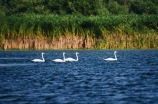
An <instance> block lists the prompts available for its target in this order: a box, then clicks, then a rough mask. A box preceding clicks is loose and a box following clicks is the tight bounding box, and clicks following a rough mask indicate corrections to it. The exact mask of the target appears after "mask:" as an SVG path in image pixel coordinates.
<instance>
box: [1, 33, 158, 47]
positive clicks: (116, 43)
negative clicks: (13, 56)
mask: <svg viewBox="0 0 158 104" xmlns="http://www.w3.org/2000/svg"><path fill="white" fill-rule="evenodd" d="M0 48H1V49H3V50H60V49H67V50H71V49H72V50H73V49H158V35H140V34H139V35H121V34H113V35H106V37H102V38H99V39H96V38H93V37H90V36H88V35H86V36H73V35H65V36H59V37H52V39H51V40H50V39H48V38H45V37H34V38H30V37H25V38H18V39H4V40H3V42H2V43H1V45H0Z"/></svg>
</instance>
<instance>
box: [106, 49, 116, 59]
mask: <svg viewBox="0 0 158 104" xmlns="http://www.w3.org/2000/svg"><path fill="white" fill-rule="evenodd" d="M116 53H118V52H117V51H114V55H115V58H107V59H104V60H107V61H115V60H117V57H116Z"/></svg>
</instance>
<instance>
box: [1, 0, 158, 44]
mask: <svg viewBox="0 0 158 104" xmlns="http://www.w3.org/2000/svg"><path fill="white" fill-rule="evenodd" d="M157 33H158V0H1V1H0V43H1V42H2V41H3V39H5V38H14V39H17V38H20V37H26V36H29V37H35V36H39V37H43V36H44V37H48V38H49V39H51V38H52V36H61V35H67V34H70V35H77V36H80V35H82V36H84V35H89V36H92V37H94V38H97V39H100V38H101V39H105V38H107V37H108V36H109V35H112V34H122V35H123V34H126V35H131V36H135V35H140V34H141V36H142V37H144V35H146V36H155V35H157ZM114 38H115V37H114ZM145 38H146V37H144V39H145ZM132 41H134V40H132ZM101 42H103V41H101ZM103 43H104V42H103ZM98 44H100V43H98ZM155 45H158V43H155Z"/></svg>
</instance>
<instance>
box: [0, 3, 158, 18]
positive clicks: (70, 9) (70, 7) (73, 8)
mask: <svg viewBox="0 0 158 104" xmlns="http://www.w3.org/2000/svg"><path fill="white" fill-rule="evenodd" d="M128 13H134V14H158V0H1V1H0V16H8V15H15V14H16V15H17V14H18V15H28V14H42V15H47V14H55V15H56V14H58V15H65V14H73V15H86V16H95V15H99V16H107V15H109V14H115V15H119V14H128Z"/></svg>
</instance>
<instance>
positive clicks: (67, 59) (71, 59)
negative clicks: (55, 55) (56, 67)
mask: <svg viewBox="0 0 158 104" xmlns="http://www.w3.org/2000/svg"><path fill="white" fill-rule="evenodd" d="M78 54H79V53H78V52H76V59H73V58H66V59H65V61H78Z"/></svg>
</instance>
